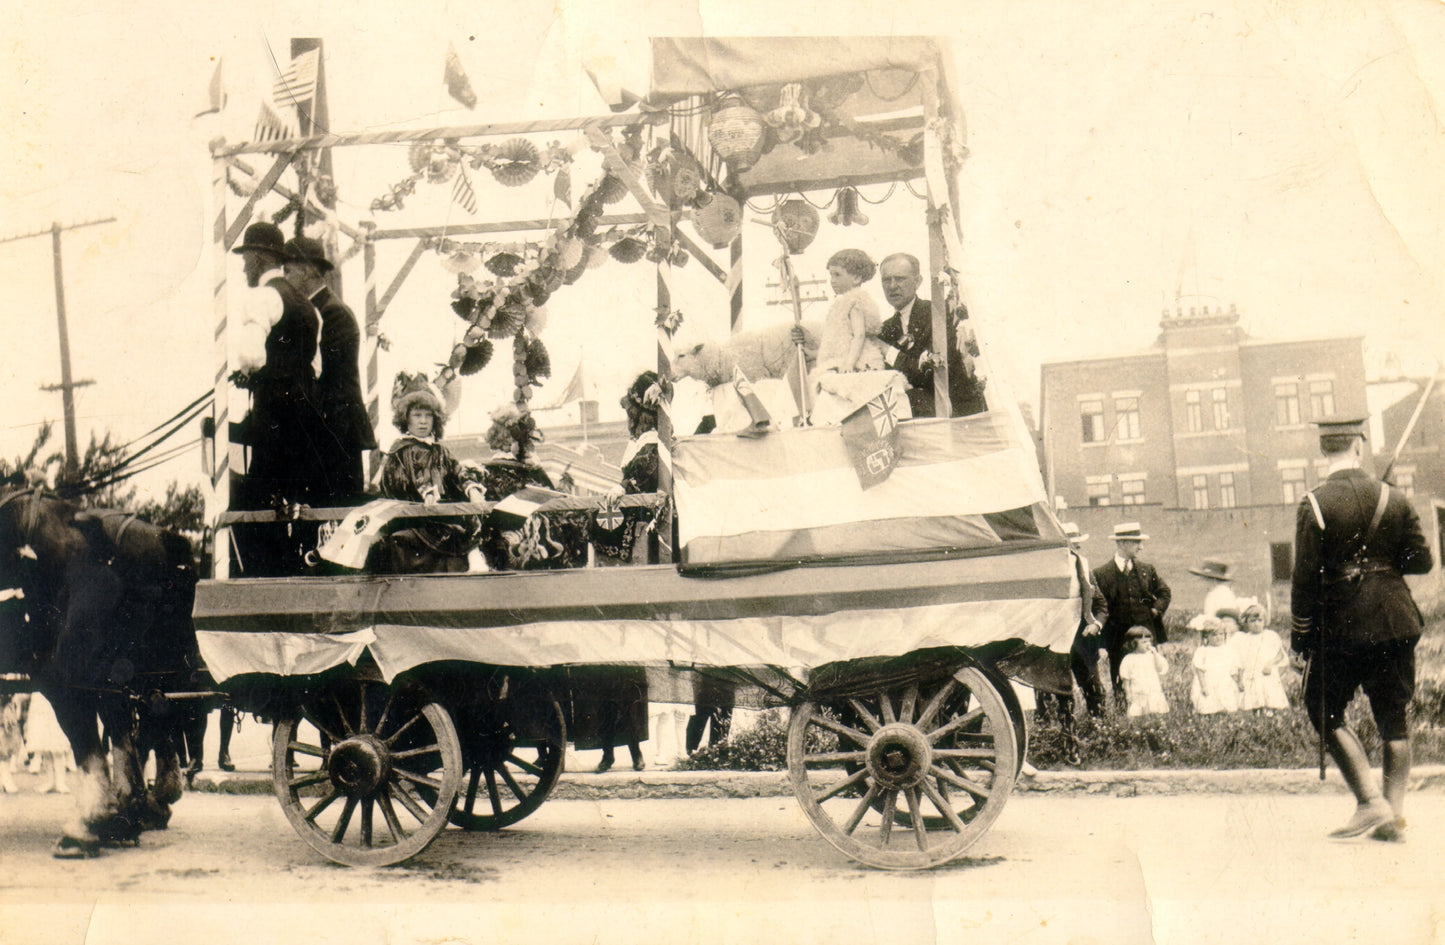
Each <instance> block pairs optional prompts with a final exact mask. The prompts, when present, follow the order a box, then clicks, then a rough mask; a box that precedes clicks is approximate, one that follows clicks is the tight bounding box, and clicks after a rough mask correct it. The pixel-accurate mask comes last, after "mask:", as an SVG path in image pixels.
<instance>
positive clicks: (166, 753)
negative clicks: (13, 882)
mask: <svg viewBox="0 0 1445 945" xmlns="http://www.w3.org/2000/svg"><path fill="white" fill-rule="evenodd" d="M195 585H196V569H195V565H194V562H193V559H192V556H191V551H190V546H189V544H188V543H187V542H186V540H185V538H183V537H181V536H180V535H177V534H175V533H173V532H170V531H167V530H164V529H161V528H158V527H156V526H154V525H151V524H149V523H147V522H144V521H142V520H140V519H137V518H136V517H135V516H133V515H129V514H127V513H123V512H111V511H105V510H82V509H81V508H79V507H78V506H76V505H75V504H74V503H72V502H69V501H67V500H65V499H62V498H60V497H59V496H56V495H54V494H52V493H50V492H47V491H46V490H44V489H42V488H40V487H37V486H27V485H25V484H24V483H23V482H20V481H16V480H15V479H11V480H6V481H0V586H3V587H19V588H21V590H22V591H23V593H24V601H25V608H24V611H25V613H24V619H23V620H22V621H20V622H19V623H18V625H12V626H10V627H8V628H0V632H8V635H10V636H12V639H11V640H8V641H7V643H8V644H9V645H8V646H6V647H5V648H4V650H3V651H0V652H4V653H6V654H7V655H8V657H9V659H10V660H11V661H12V663H14V664H15V665H9V666H0V670H3V671H18V672H24V673H28V674H29V675H30V678H31V681H32V685H34V687H35V688H36V689H37V690H38V691H39V692H41V693H43V694H44V695H45V697H46V698H47V699H48V700H49V701H50V702H51V704H52V705H53V707H54V709H55V715H56V718H57V720H58V721H59V722H60V727H61V729H62V730H63V731H64V732H65V736H66V738H67V739H68V740H69V742H70V747H71V750H72V752H73V753H74V755H75V762H76V766H77V768H78V769H79V770H80V782H81V783H80V788H79V790H77V791H76V792H75V794H76V811H75V814H74V817H73V818H72V819H70V820H69V821H67V822H66V823H65V825H64V826H63V827H62V831H61V836H60V838H59V840H57V841H56V845H55V849H54V851H53V852H54V854H55V855H56V856H58V857H84V856H94V855H97V854H98V853H99V849H100V846H101V845H102V844H116V843H126V842H131V843H134V842H139V837H140V834H141V832H142V831H143V830H147V829H160V828H164V827H165V826H166V824H167V823H168V821H169V819H170V805H171V804H173V803H175V802H176V801H177V800H179V799H180V796H181V792H182V783H183V779H182V774H181V769H180V762H179V757H178V754H177V751H176V740H177V738H178V736H179V723H180V720H181V718H182V716H183V714H184V713H181V712H177V711H173V707H171V706H169V704H168V702H167V700H166V699H165V697H164V696H163V695H162V694H163V693H165V692H167V691H179V690H188V689H193V688H195V687H194V685H193V680H194V679H195V678H197V676H198V673H199V672H200V668H199V666H200V659H199V653H198V650H197V647H196V637H195V627H194V625H193V624H192V622H191V608H192V604H193V602H194V599H195ZM11 623H12V624H16V622H15V621H11ZM97 723H99V726H98V725H97ZM101 727H103V730H104V735H103V736H102V731H101ZM107 741H108V742H109V747H110V756H109V759H107V757H106V751H105V744H106V742H107ZM151 751H154V752H155V755H156V779H155V783H154V785H153V786H150V787H148V786H147V785H146V783H145V780H144V760H145V757H146V755H147V754H148V753H149V752H151Z"/></svg>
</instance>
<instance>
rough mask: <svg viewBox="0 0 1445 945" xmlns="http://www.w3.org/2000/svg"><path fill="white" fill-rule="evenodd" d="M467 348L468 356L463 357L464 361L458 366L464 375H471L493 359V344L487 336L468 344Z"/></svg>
mask: <svg viewBox="0 0 1445 945" xmlns="http://www.w3.org/2000/svg"><path fill="white" fill-rule="evenodd" d="M466 348H467V353H466V356H465V357H463V358H462V363H461V365H460V366H459V367H458V368H457V370H458V371H460V372H461V373H462V374H463V375H468V376H470V375H472V374H475V373H477V372H478V371H480V370H481V369H482V368H484V367H486V366H487V364H488V363H489V362H490V361H491V360H492V351H493V345H492V343H491V342H490V341H488V340H487V339H486V338H482V339H481V340H480V341H478V342H477V343H476V344H468V345H467V346H466Z"/></svg>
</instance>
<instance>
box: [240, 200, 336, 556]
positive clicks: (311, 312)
mask: <svg viewBox="0 0 1445 945" xmlns="http://www.w3.org/2000/svg"><path fill="white" fill-rule="evenodd" d="M232 252H234V253H237V254H239V255H240V256H241V258H242V260H243V267H244V270H245V273H246V283H247V285H249V286H250V287H251V290H250V292H248V293H247V294H246V296H245V298H244V299H243V301H242V304H241V312H240V318H239V320H238V324H237V325H236V327H235V330H234V332H233V335H232V340H233V342H234V349H233V351H232V352H231V358H232V364H233V365H234V367H235V368H236V370H235V371H234V373H233V374H232V380H233V382H234V383H236V384H237V385H238V386H241V387H244V388H246V389H247V390H249V391H250V393H251V411H250V414H249V416H248V418H247V420H246V421H245V422H244V426H245V429H246V435H245V442H246V443H247V445H248V446H250V449H251V456H250V462H249V463H248V465H247V468H246V481H245V484H244V486H243V487H242V489H241V490H240V493H241V494H240V496H239V497H238V499H239V502H238V505H237V507H238V508H247V509H270V508H276V509H281V508H287V507H294V506H295V505H297V504H300V503H311V502H313V501H314V499H315V497H316V495H317V493H318V492H319V491H320V487H318V477H319V473H320V457H319V455H318V451H317V444H318V441H319V437H320V427H321V415H320V411H319V410H318V409H317V405H316V373H315V369H314V367H313V365H312V361H313V360H314V359H315V358H316V350H317V349H316V345H317V331H318V328H319V325H320V319H319V318H318V316H317V314H316V309H315V308H313V307H312V305H311V303H310V302H308V301H307V300H306V298H305V296H303V295H302V294H301V293H300V292H298V291H296V288H295V287H294V286H293V285H291V283H289V282H287V281H286V279H285V277H284V276H283V275H282V263H283V261H284V259H285V256H286V239H285V237H284V236H283V235H282V233H281V228H280V227H278V226H276V225H275V224H272V223H253V224H251V225H250V226H248V227H246V233H245V236H244V238H243V239H242V241H241V245H239V246H237V247H236V248H235V249H233V250H232ZM246 531H249V532H254V534H252V535H251V536H250V537H251V541H250V542H249V543H250V544H251V547H250V548H249V549H247V548H242V553H241V556H240V557H241V561H240V565H241V568H242V569H243V570H244V571H245V572H246V573H247V574H250V575H253V576H254V575H257V574H268V575H275V574H286V573H293V572H295V571H297V570H299V569H300V567H301V557H300V556H301V554H302V553H303V552H304V549H301V548H300V547H299V543H298V542H297V541H294V540H292V536H291V535H289V534H288V533H289V532H291V531H292V529H289V528H287V529H278V528H277V527H275V526H271V525H269V524H267V525H265V526H257V527H256V528H255V529H246ZM248 551H249V554H248Z"/></svg>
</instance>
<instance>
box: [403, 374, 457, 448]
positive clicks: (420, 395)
mask: <svg viewBox="0 0 1445 945" xmlns="http://www.w3.org/2000/svg"><path fill="white" fill-rule="evenodd" d="M413 407H426V408H427V409H428V410H430V411H431V412H432V413H433V414H434V415H435V416H436V418H437V423H438V424H441V423H444V422H446V419H447V410H446V406H445V405H444V403H443V401H442V395H441V392H440V391H438V390H437V389H436V388H435V387H433V386H432V384H431V382H430V381H428V380H427V379H426V375H425V374H422V373H420V372H418V373H416V374H408V373H407V372H406V371H402V372H401V373H399V374H397V376H396V382H395V383H394V384H392V387H391V422H392V423H393V424H395V426H396V428H397V429H398V430H400V431H401V432H403V433H405V432H406V415H407V413H408V412H409V411H410V410H411V408H413Z"/></svg>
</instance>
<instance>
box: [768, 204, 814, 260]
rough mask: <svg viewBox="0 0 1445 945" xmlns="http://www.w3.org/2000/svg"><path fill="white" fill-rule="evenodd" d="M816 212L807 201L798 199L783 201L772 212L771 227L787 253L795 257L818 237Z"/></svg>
mask: <svg viewBox="0 0 1445 945" xmlns="http://www.w3.org/2000/svg"><path fill="white" fill-rule="evenodd" d="M819 222H820V221H819V220H818V211H817V210H815V209H814V208H813V205H812V204H810V203H808V201H806V200H803V199H802V198H799V197H794V198H793V199H791V200H784V201H783V202H782V203H780V204H778V206H777V208H776V209H774V210H773V226H774V227H776V228H777V229H778V230H779V235H780V236H781V237H782V239H783V242H784V243H785V244H786V245H787V247H788V253H789V254H790V255H793V256H796V255H798V254H799V253H801V252H802V251H803V250H805V249H807V248H808V247H809V246H810V245H811V244H812V242H813V237H815V236H817V235H818V224H819Z"/></svg>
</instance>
